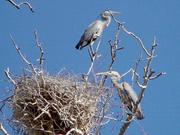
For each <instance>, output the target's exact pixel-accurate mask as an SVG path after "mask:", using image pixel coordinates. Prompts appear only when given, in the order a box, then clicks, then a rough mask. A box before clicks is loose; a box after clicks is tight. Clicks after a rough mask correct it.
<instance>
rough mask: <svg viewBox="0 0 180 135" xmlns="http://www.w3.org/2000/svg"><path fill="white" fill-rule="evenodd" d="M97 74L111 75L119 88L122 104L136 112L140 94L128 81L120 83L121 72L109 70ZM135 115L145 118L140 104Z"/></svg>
mask: <svg viewBox="0 0 180 135" xmlns="http://www.w3.org/2000/svg"><path fill="white" fill-rule="evenodd" d="M96 75H105V76H108V77H111V80H112V83H113V85H114V86H115V87H116V88H117V90H118V94H119V96H120V98H121V102H122V104H123V105H124V106H125V107H126V109H128V110H129V111H130V112H131V113H134V111H135V110H134V109H135V106H136V103H137V101H138V96H137V94H136V93H135V91H134V90H133V88H132V87H131V86H130V85H129V84H128V83H127V82H122V83H120V84H119V83H118V81H119V80H120V79H121V76H120V75H119V73H118V72H116V71H108V72H103V73H97V74H96ZM134 115H135V116H136V118H137V119H139V120H141V119H143V118H144V116H143V113H142V111H141V107H140V104H139V105H138V107H137V109H136V113H135V114H134Z"/></svg>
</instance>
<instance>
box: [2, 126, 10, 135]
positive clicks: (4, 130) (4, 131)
mask: <svg viewBox="0 0 180 135" xmlns="http://www.w3.org/2000/svg"><path fill="white" fill-rule="evenodd" d="M0 131H2V132H3V134H4V135H9V134H8V132H7V131H6V129H5V128H4V127H3V125H2V123H0Z"/></svg>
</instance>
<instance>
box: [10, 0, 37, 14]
mask: <svg viewBox="0 0 180 135" xmlns="http://www.w3.org/2000/svg"><path fill="white" fill-rule="evenodd" d="M7 1H8V2H9V3H11V4H12V5H13V6H14V7H16V8H17V9H20V8H21V6H22V5H26V6H27V7H28V8H29V10H30V11H31V12H34V10H33V7H32V6H31V4H30V3H29V2H27V1H25V2H21V3H19V4H17V3H16V2H15V1H14V0H7Z"/></svg>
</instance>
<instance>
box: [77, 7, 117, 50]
mask: <svg viewBox="0 0 180 135" xmlns="http://www.w3.org/2000/svg"><path fill="white" fill-rule="evenodd" d="M115 14H118V12H115V11H111V10H106V11H104V12H103V13H102V14H101V19H98V20H95V21H94V22H92V23H91V24H90V25H89V26H88V28H87V29H86V30H85V31H84V33H83V35H82V36H81V39H80V41H79V43H78V44H77V45H76V49H80V50H81V49H82V48H84V47H85V46H87V45H93V44H94V42H95V41H96V39H97V38H98V37H100V36H101V34H102V32H103V30H104V29H105V28H106V27H108V26H109V24H110V22H111V16H112V15H115Z"/></svg>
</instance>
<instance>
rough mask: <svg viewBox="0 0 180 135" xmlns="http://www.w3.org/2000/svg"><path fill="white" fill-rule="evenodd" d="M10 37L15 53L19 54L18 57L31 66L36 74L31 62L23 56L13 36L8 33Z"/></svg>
mask: <svg viewBox="0 0 180 135" xmlns="http://www.w3.org/2000/svg"><path fill="white" fill-rule="evenodd" d="M10 38H11V40H12V43H13V45H14V47H15V48H16V51H17V53H18V54H19V56H20V57H21V58H22V60H23V61H24V62H25V63H26V64H27V65H28V66H29V67H30V68H31V70H32V72H33V74H36V70H35V68H34V66H33V64H32V63H31V62H29V61H28V60H27V59H26V58H25V56H24V55H23V54H22V52H21V50H20V48H19V47H18V45H17V44H16V42H15V40H14V38H13V37H12V35H11V34H10Z"/></svg>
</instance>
